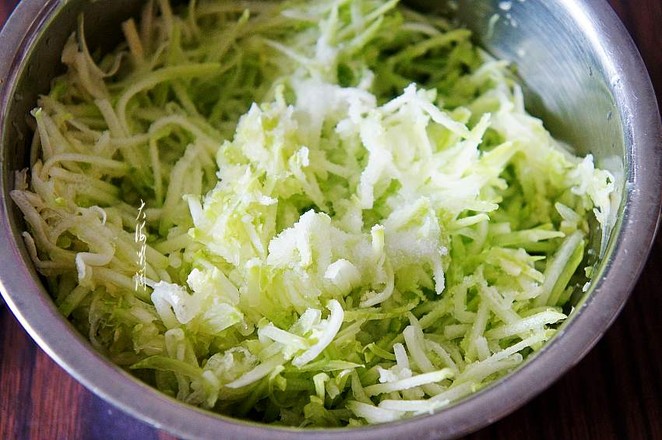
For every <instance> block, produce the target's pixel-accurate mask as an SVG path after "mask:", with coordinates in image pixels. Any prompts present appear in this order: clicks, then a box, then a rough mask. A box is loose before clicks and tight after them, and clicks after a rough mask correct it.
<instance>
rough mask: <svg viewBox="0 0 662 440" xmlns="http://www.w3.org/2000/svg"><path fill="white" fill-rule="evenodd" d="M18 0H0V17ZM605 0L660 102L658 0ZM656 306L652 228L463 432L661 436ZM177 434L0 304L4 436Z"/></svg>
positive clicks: (659, 250)
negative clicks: (568, 345) (576, 322)
mask: <svg viewBox="0 0 662 440" xmlns="http://www.w3.org/2000/svg"><path fill="white" fill-rule="evenodd" d="M16 1H17V0H0V23H4V20H5V19H6V17H7V15H8V14H9V12H10V11H11V10H12V8H13V7H14V5H15V3H16ZM610 3H611V4H612V6H613V7H614V9H615V10H616V12H617V13H618V14H619V16H620V17H621V18H622V20H623V21H624V23H625V25H626V26H627V27H628V29H629V30H630V32H631V33H632V36H633V38H634V40H635V41H636V43H637V45H638V46H639V48H640V50H641V52H642V55H643V57H644V60H645V61H646V64H647V66H648V68H649V71H650V74H651V77H652V78H653V83H654V85H655V87H656V89H657V90H658V102H662V0H636V1H634V0H631V1H628V0H610ZM3 61H4V60H3ZM661 172H662V171H661ZM661 315H662V238H660V237H658V239H657V241H656V243H655V246H654V248H653V250H652V253H651V256H650V258H649V261H648V264H647V266H646V269H645V271H644V273H643V275H642V276H641V279H640V280H639V283H638V284H637V287H636V289H635V291H634V292H633V294H632V297H631V299H630V300H629V302H628V303H627V305H626V306H625V308H624V310H623V312H622V313H621V315H620V317H619V318H618V319H617V320H616V322H615V323H614V325H613V326H612V327H611V328H610V330H609V331H608V332H607V333H606V335H605V337H604V338H603V339H602V340H601V341H600V342H599V343H598V345H597V346H596V347H595V348H594V349H593V350H592V351H591V352H590V353H589V354H588V356H586V358H585V359H584V360H582V361H581V362H580V363H579V364H578V365H577V366H576V367H575V368H573V369H572V370H571V371H570V372H569V373H568V374H566V375H565V376H564V377H563V378H562V379H561V380H559V381H558V382H557V383H556V384H555V385H553V386H552V387H551V388H550V389H548V390H547V391H545V392H543V393H542V394H540V395H539V396H538V397H537V398H535V399H534V400H533V401H531V402H530V403H529V404H527V405H526V406H524V407H523V408H521V409H520V410H518V411H516V412H515V413H513V414H512V415H510V416H509V417H506V418H505V419H503V420H501V421H499V422H497V423H495V424H493V425H491V426H489V427H487V428H485V429H483V430H481V431H479V432H477V433H475V434H473V435H471V436H469V437H467V438H468V439H472V440H482V439H506V440H515V439H550V440H551V439H554V440H557V439H562V440H563V439H565V440H570V439H596V440H609V439H623V440H625V439H631V440H632V439H635V440H636V439H646V440H648V439H662V342H660V341H661V340H662V339H661V338H662V316H661ZM173 438H174V437H172V436H170V435H169V434H166V433H163V432H159V431H156V430H155V429H153V428H152V427H150V426H148V425H146V424H144V423H142V422H140V421H138V420H136V419H134V418H132V417H131V416H129V415H126V414H124V413H122V412H121V411H120V410H118V409H116V408H114V407H112V406H110V405H108V404H106V403H105V402H103V401H102V400H101V399H99V398H98V397H96V396H95V395H93V394H92V393H90V392H89V391H87V390H86V389H85V388H83V387H82V386H81V385H79V384H78V383H77V382H75V381H74V380H73V379H72V378H71V377H69V375H68V374H67V373H65V372H64V371H63V370H62V369H61V368H60V367H59V366H57V365H56V364H55V363H54V362H53V361H51V360H50V358H49V357H48V356H46V354H44V352H43V351H41V349H39V348H38V347H37V346H36V345H35V343H34V342H33V341H32V340H31V339H30V337H29V336H28V335H27V334H26V333H25V332H24V331H23V329H22V328H21V327H20V326H19V324H18V323H17V321H16V320H15V319H14V317H13V316H12V315H11V313H10V312H9V311H8V310H7V308H6V307H5V308H2V309H1V310H0V439H7V440H10V439H48V440H55V439H67V440H73V439H85V440H88V439H92V440H94V439H122V440H137V439H140V440H146V439H163V440H165V439H173Z"/></svg>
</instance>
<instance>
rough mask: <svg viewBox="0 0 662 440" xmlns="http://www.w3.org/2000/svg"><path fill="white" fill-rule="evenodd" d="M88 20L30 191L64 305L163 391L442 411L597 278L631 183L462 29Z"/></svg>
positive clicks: (382, 14) (23, 191)
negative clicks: (110, 26)
mask: <svg viewBox="0 0 662 440" xmlns="http://www.w3.org/2000/svg"><path fill="white" fill-rule="evenodd" d="M84 27H85V26H84V23H83V20H82V19H81V21H80V25H79V30H78V32H77V33H75V34H74V35H72V36H71V38H70V39H69V41H68V42H67V44H66V46H65V48H64V51H63V53H62V62H63V63H64V64H65V65H66V73H64V74H63V75H62V76H60V77H58V78H57V79H55V81H54V82H53V86H52V90H51V91H50V93H49V94H48V95H46V96H42V97H41V99H40V101H39V107H38V108H37V109H35V110H34V112H33V116H34V119H35V121H36V127H37V130H36V135H35V137H34V142H33V151H34V158H33V166H32V168H31V169H30V170H26V171H24V172H22V173H19V175H18V177H17V183H16V188H17V189H16V190H14V191H13V192H12V197H13V199H14V201H15V202H16V204H17V205H18V206H19V207H20V209H21V210H22V212H23V213H24V215H25V219H26V221H27V223H28V225H29V232H25V233H24V238H25V242H26V245H27V249H28V250H29V252H30V254H31V256H32V258H33V260H34V263H35V265H36V267H37V268H38V270H39V271H40V272H41V273H42V274H43V275H44V277H45V279H46V280H47V283H48V286H49V288H50V290H51V292H52V294H53V296H54V299H55V302H56V304H57V306H58V307H59V310H60V311H61V312H62V314H63V315H64V316H66V317H67V318H68V319H70V320H71V321H72V322H73V323H74V324H75V325H76V326H77V327H78V328H79V329H80V331H81V332H83V333H84V334H86V335H87V336H89V339H90V341H91V343H92V344H93V345H94V347H95V348H97V349H98V350H100V351H101V352H102V353H104V354H105V355H106V356H107V357H108V358H109V359H111V360H112V361H113V362H115V363H117V364H118V365H121V366H122V367H125V368H127V369H130V370H132V371H133V372H134V373H135V374H136V375H137V376H138V377H140V378H141V379H143V380H145V381H146V382H148V383H150V384H152V385H153V386H155V387H156V388H158V389H159V390H161V391H162V392H164V393H166V394H168V395H171V396H174V397H176V398H177V399H180V400H182V401H184V402H187V403H190V404H192V405H197V406H201V407H203V408H208V409H212V410H214V411H217V412H220V413H223V414H228V415H231V416H236V417H241V418H250V419H253V420H257V421H262V422H267V423H275V424H283V425H294V426H325V427H328V426H347V425H350V426H353V425H361V424H366V423H377V422H387V421H392V420H396V419H400V418H402V417H408V416H412V415H416V414H422V413H430V412H433V411H435V410H438V409H440V408H442V407H444V406H445V405H448V404H449V403H452V402H454V401H456V400H457V399H459V398H461V397H463V396H466V395H468V394H470V393H472V392H475V391H476V390H479V389H481V388H482V387H484V386H486V385H487V384H489V383H491V382H492V381H494V380H495V379H497V378H499V377H501V376H503V375H504V374H506V373H508V372H510V371H512V370H513V369H514V368H516V367H517V366H518V365H520V364H521V363H522V361H523V360H524V359H525V358H526V357H527V356H529V355H530V354H531V353H532V352H534V351H535V350H537V349H539V348H540V347H541V346H542V345H543V344H544V342H545V341H547V340H548V339H549V338H550V337H551V336H552V335H553V334H554V333H555V331H556V330H555V329H556V328H557V327H558V325H559V324H560V323H561V322H562V321H563V320H564V319H565V318H566V314H567V313H568V311H569V309H570V307H565V308H564V305H566V304H567V303H568V300H569V297H570V296H571V294H572V293H573V292H574V291H576V290H577V287H579V290H581V285H582V283H584V282H586V281H587V275H586V274H585V272H587V273H588V272H590V270H589V269H590V268H587V267H586V266H587V263H586V261H587V257H586V255H585V254H586V252H585V248H586V247H587V242H588V231H589V224H590V222H593V221H594V220H597V222H598V223H600V224H601V225H602V227H603V229H604V230H605V231H606V230H607V229H608V228H607V226H608V218H609V216H610V215H611V212H610V206H611V200H610V199H611V197H612V196H611V194H612V192H613V186H614V182H613V180H614V179H613V177H612V176H611V175H610V174H609V173H608V172H606V171H603V170H600V169H597V168H595V167H594V164H593V160H592V157H591V156H587V157H585V158H578V157H576V156H574V155H572V154H571V153H570V152H569V151H568V150H567V149H566V148H565V147H564V146H563V145H562V144H561V143H559V142H557V141H555V140H554V139H553V138H552V137H551V136H550V134H549V133H548V132H547V131H546V130H545V129H544V128H543V125H542V123H541V121H540V120H538V119H536V118H534V117H532V116H530V115H529V114H527V113H526V111H525V109H524V105H523V98H522V92H521V89H520V87H519V86H518V85H517V83H516V82H515V81H514V80H513V75H512V74H511V72H510V68H509V66H508V64H507V63H505V62H502V61H497V60H494V59H492V58H490V57H489V56H488V55H486V54H485V53H484V52H482V51H481V50H480V49H478V48H477V47H475V46H474V45H473V44H472V42H471V40H470V37H471V35H470V32H469V31H467V30H465V29H459V28H455V27H454V26H452V25H450V24H449V22H448V21H446V20H444V19H441V18H438V17H432V16H428V15H426V16H423V15H420V14H418V13H416V12H413V11H411V10H408V9H406V8H404V7H401V6H399V5H398V4H397V1H387V2H384V1H381V0H353V1H349V0H316V1H304V0H294V1H286V2H283V3H272V2H266V1H265V2H245V1H220V0H198V1H191V3H190V4H189V5H187V6H185V7H183V8H181V9H176V10H173V9H172V8H171V6H170V4H169V3H168V0H157V1H150V2H148V3H147V6H146V8H145V10H144V12H143V14H142V16H141V17H140V18H139V19H136V20H129V21H127V22H126V23H124V25H123V27H122V30H123V32H124V35H125V37H126V39H125V43H123V44H122V45H120V46H119V47H118V48H117V49H116V50H115V51H113V52H112V53H110V54H106V55H103V56H101V55H100V54H98V53H93V52H91V51H90V48H89V47H88V46H87V44H86V40H85V35H84V32H83V29H84ZM605 234H606V233H605ZM585 269H586V270H585ZM589 275H590V274H589Z"/></svg>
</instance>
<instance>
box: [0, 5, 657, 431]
mask: <svg viewBox="0 0 662 440" xmlns="http://www.w3.org/2000/svg"><path fill="white" fill-rule="evenodd" d="M410 3H411V4H412V5H414V6H416V7H418V8H423V9H427V10H430V11H432V12H434V10H435V9H438V8H439V7H440V6H439V5H440V4H442V3H444V2H441V1H437V2H435V1H433V0H429V1H426V0H412V1H410ZM139 7H140V2H139V1H137V0H136V1H132V0H96V1H95V0H23V1H22V2H21V3H20V4H19V5H18V7H17V9H16V10H15V12H14V14H13V15H12V17H11V18H10V20H9V21H8V23H7V24H6V26H5V28H4V29H3V30H2V33H1V34H0V59H1V60H2V64H1V65H0V85H1V87H2V89H1V91H0V127H1V128H0V129H1V130H2V131H1V142H2V143H1V145H0V158H1V159H0V160H1V161H2V169H1V175H2V186H1V188H0V200H1V201H2V205H1V209H2V214H1V217H0V249H2V264H1V265H0V280H1V285H2V295H3V296H4V298H5V301H6V302H7V304H8V305H9V307H10V308H11V310H12V311H13V312H14V313H15V314H16V316H17V317H18V319H19V320H20V322H21V323H22V324H23V326H24V327H25V328H26V330H27V331H28V332H29V333H30V335H31V336H32V337H33V338H34V339H35V340H36V341H37V343H38V344H39V345H40V346H41V347H42V348H43V349H44V350H45V351H46V352H47V353H48V354H49V355H50V356H51V357H52V358H53V359H55V361H56V362H58V363H59V364H60V365H61V366H62V367H64V368H65V369H66V370H67V371H68V372H69V373H71V374H72V375H73V376H74V377H75V378H77V379H78V380H79V381H80V382H82V383H83V384H84V385H85V386H86V387H88V388H89V389H90V390H92V391H93V392H95V393H96V394H98V395H100V396H101V397H103V398H104V399H106V400H108V401H109V402H112V403H113V404H115V405H117V406H118V407H120V408H122V409H124V410H125V411H126V412H128V413H129V414H132V415H134V416H136V417H138V418H141V419H143V420H145V421H147V422H149V423H151V424H153V425H154V426H155V427H157V428H162V429H166V430H168V431H170V432H172V433H174V434H176V435H179V436H182V437H186V438H211V437H218V436H219V435H222V436H223V437H224V438H241V439H250V438H255V439H257V438H271V439H273V440H277V439H297V438H301V439H303V438H305V439H313V438H315V439H343V440H349V439H362V440H368V439H387V438H418V439H421V440H422V439H438V438H448V437H456V436H460V435H462V434H466V433H468V432H471V431H474V430H476V429H479V428H481V427H483V426H485V425H487V424H489V423H491V422H494V421H495V420H497V419H499V418H501V417H503V416H505V415H506V414H508V413H510V412H512V411H513V410H515V409H516V408H518V407H519V406H521V405H523V404H524V403H525V402H526V401H528V400H529V399H531V398H532V397H534V396H535V395H536V394H538V393H539V392H541V391H542V390H544V389H545V388H546V387H548V386H549V385H550V384H551V383H552V382H554V381H555V380H556V379H558V378H559V377H560V376H561V375H562V374H563V373H564V372H565V371H567V370H568V369H569V368H571V367H572V366H573V365H574V364H575V363H577V362H578V361H579V360H580V359H581V358H582V357H583V356H584V355H585V354H586V353H587V352H588V350H589V349H590V348H591V347H592V346H593V345H594V344H595V343H596V342H597V340H598V339H599V338H600V337H601V335H602V334H603V333H604V331H605V330H606V329H607V327H608V326H609V325H610V324H611V322H612V321H613V320H614V318H615V317H616V315H617V314H618V312H619V311H620V309H621V307H622V306H623V304H624V302H625V301H626V299H627V298H628V296H629V294H630V291H631V289H632V288H633V286H634V283H635V282H636V279H637V277H638V275H639V273H640V271H641V269H642V268H643V265H644V263H645V260H646V257H647V255H648V251H649V248H650V246H651V242H652V240H653V237H654V234H655V229H656V224H657V220H658V214H659V210H660V194H661V189H662V173H661V172H660V170H661V169H662V168H661V165H662V164H661V150H660V146H661V145H662V129H661V127H660V116H659V113H658V109H657V106H656V103H655V98H654V93H653V90H652V87H651V84H650V80H649V78H648V75H647V73H646V70H645V68H644V65H643V63H642V61H641V59H640V57H639V55H638V52H637V49H636V48H635V46H634V44H633V43H632V41H631V39H630V38H629V36H628V34H627V32H626V30H625V29H624V27H623V25H622V24H621V23H620V22H619V20H618V19H617V17H616V16H615V14H614V13H613V11H612V10H611V9H610V8H609V6H608V5H607V4H606V2H605V1H604V0H511V1H509V2H503V1H501V0H485V1H479V0H459V1H457V2H455V6H454V7H455V8H456V11H455V12H456V13H457V16H458V17H459V18H460V19H461V20H462V21H463V22H464V23H465V24H466V25H468V26H469V27H471V28H472V29H473V30H474V31H475V35H476V38H477V39H478V40H479V41H480V43H481V44H482V45H483V46H484V47H485V48H486V49H487V50H488V51H490V52H491V53H492V54H494V55H495V56H497V57H501V58H505V59H510V60H513V61H514V62H515V63H516V65H517V66H518V69H519V74H520V76H521V78H522V79H523V81H524V83H525V85H526V88H527V92H528V107H529V110H530V111H531V112H533V113H534V114H536V115H538V116H541V117H543V119H544V120H545V122H546V124H547V126H548V127H549V128H550V129H551V131H552V132H553V134H554V135H555V136H557V137H559V138H561V139H563V140H566V141H568V142H569V143H570V144H572V145H575V146H577V149H578V152H579V153H588V152H590V153H592V154H593V155H594V156H595V158H596V160H597V163H598V164H599V165H600V166H601V167H605V168H608V169H610V170H611V171H612V172H613V173H614V174H615V175H617V176H619V185H618V190H619V191H620V200H621V201H620V206H619V207H618V219H617V221H616V223H615V225H614V228H613V230H612V233H611V236H610V239H609V242H608V243H607V244H606V248H605V253H604V256H603V257H602V259H601V260H600V261H599V262H598V263H597V271H596V273H595V278H594V280H593V282H592V284H591V287H590V289H589V291H588V292H587V293H586V294H584V295H580V296H578V300H577V303H576V305H575V306H576V310H575V311H574V313H573V314H572V316H571V318H570V319H569V320H568V321H567V322H566V323H565V324H564V325H563V326H562V328H561V330H560V331H559V332H558V334H557V335H556V336H555V337H554V338H553V340H551V341H550V342H549V343H548V344H547V345H546V346H545V347H544V349H543V350H542V351H540V352H538V353H537V354H536V355H534V356H532V357H531V358H530V359H528V360H527V361H526V362H525V363H524V365H522V366H521V367H520V368H518V369H517V370H516V371H515V372H513V373H512V374H510V375H508V376H507V377H505V378H503V379H501V380H499V381H497V382H495V383H493V384H492V385H491V386H489V387H488V388H486V389H484V390H482V391H480V392H478V393H477V394H474V395H472V396H470V397H468V398H466V399H464V400H462V401H461V402H459V403H457V404H455V405H452V406H450V407H448V408H446V409H444V410H442V411H440V412H439V413H437V414H434V415H429V416H421V417H417V418H413V419H409V420H404V421H401V422H396V423H389V424H383V425H376V426H371V427H365V428H360V429H357V428H354V429H349V428H343V429H326V430H302V429H293V428H274V427H268V426H266V425H259V424H255V423H249V422H245V421H238V420H234V419H230V418H227V417H223V416H219V415H215V414H212V413H209V412H206V411H202V410H198V409H195V408H191V407H189V406H186V405H184V404H182V403H179V402H176V401H175V400H173V399H171V398H169V397H166V396H164V395H162V394H160V393H159V392H157V391H155V390H153V389H151V388H149V387H148V386H146V385H144V384H143V383H141V382H139V381H138V380H137V379H135V378H133V377H132V376H130V375H129V374H127V373H125V372H124V371H122V370H121V369H120V368H118V367H116V366H114V365H112V364H110V363H109V362H108V361H107V360H105V359H104V358H103V357H102V356H100V355H99V354H97V353H96V352H95V351H94V350H93V349H92V347H91V345H90V344H89V343H88V342H87V341H86V340H85V339H84V338H83V337H82V336H81V335H80V334H78V333H77V332H76V331H75V330H74V328H73V327H72V326H71V325H70V324H69V323H68V322H67V321H66V320H64V319H63V318H62V317H60V315H59V314H58V312H57V310H56V308H55V306H54V304H53V302H52V301H51V299H50V297H49V296H48V293H47V292H46V290H45V289H44V286H43V284H42V282H41V281H40V278H39V277H38V275H37V273H36V272H35V270H34V268H33V265H32V263H31V261H30V259H29V257H28V255H27V252H26V250H25V247H24V245H23V242H22V239H21V236H20V233H21V231H22V230H23V228H24V223H23V221H22V218H21V215H20V213H19V212H18V210H17V209H16V207H15V206H13V204H12V203H11V201H10V199H9V197H8V192H9V191H10V190H11V189H12V187H13V175H14V172H15V171H16V170H19V169H21V168H24V167H26V166H27V165H28V164H29V145H30V143H29V139H30V137H31V132H30V129H29V128H28V124H27V122H26V121H27V115H28V112H29V110H30V109H31V108H32V107H33V106H34V105H35V103H36V97H37V94H39V93H44V92H46V91H47V89H48V86H49V83H50V80H51V79H52V78H53V77H54V76H55V75H56V74H57V73H58V72H60V70H61V67H60V65H59V54H60V49H61V48H62V46H63V44H64V41H65V39H66V38H67V36H68V35H69V34H70V33H71V32H72V31H73V29H74V28H75V26H76V19H77V16H78V15H79V14H80V13H81V12H84V13H85V17H86V25H87V27H88V29H89V31H88V32H87V35H88V37H91V40H92V45H93V46H94V45H97V46H100V47H102V48H104V47H105V48H109V47H112V46H113V45H114V43H116V41H117V40H119V32H118V30H119V29H120V28H119V23H120V21H121V20H123V19H126V18H127V17H128V16H130V15H132V14H134V13H136V12H137V10H138V9H139ZM593 246H594V247H595V249H594V250H595V251H596V252H598V249H597V246H599V243H597V241H596V242H595V243H594V244H593Z"/></svg>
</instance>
